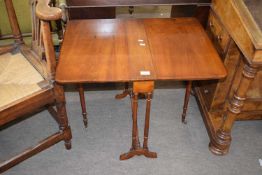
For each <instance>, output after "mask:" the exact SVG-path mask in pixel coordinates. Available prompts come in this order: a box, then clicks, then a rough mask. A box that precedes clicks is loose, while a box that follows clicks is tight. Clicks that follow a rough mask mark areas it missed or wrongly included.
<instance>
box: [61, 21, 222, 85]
mask: <svg viewBox="0 0 262 175" xmlns="http://www.w3.org/2000/svg"><path fill="white" fill-rule="evenodd" d="M225 76H226V70H225V68H224V66H223V64H222V62H221V61H220V58H219V56H218V54H217V52H216V51H215V49H214V48H213V46H212V44H211V42H210V40H209V39H208V37H207V35H206V33H205V31H204V30H203V29H202V27H201V25H200V24H199V22H198V21H197V20H196V19H194V18H179V19H105V20H72V21H69V23H68V26H67V30H66V32H65V38H64V41H63V44H62V48H61V54H60V58H59V63H58V67H57V73H56V80H57V81H58V82H60V83H76V82H77V83H84V82H126V81H146V80H203V79H219V78H223V77H225Z"/></svg>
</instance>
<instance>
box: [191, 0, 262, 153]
mask: <svg viewBox="0 0 262 175" xmlns="http://www.w3.org/2000/svg"><path fill="white" fill-rule="evenodd" d="M211 7H212V10H211V13H210V16H209V22H208V26H207V31H208V34H209V36H210V38H211V39H212V41H213V43H214V45H215V47H216V49H217V51H218V53H219V54H220V56H221V58H222V61H223V62H224V65H225V67H226V68H227V71H228V76H227V77H226V78H225V79H223V80H219V81H207V82H202V83H201V84H200V86H199V87H196V88H195V89H196V94H197V97H198V101H199V104H200V105H199V106H200V109H201V110H202V113H203V119H204V121H205V123H206V128H207V130H208V133H209V136H210V140H211V142H210V149H211V151H212V152H213V153H215V154H219V155H224V154H226V153H228V151H229V147H230V143H231V130H232V127H233V124H234V121H235V120H253V119H262V83H261V82H262V71H261V65H262V42H261V41H262V32H261V31H262V30H261V29H262V25H261V23H262V16H261V9H262V1H252V0H220V1H218V0H214V1H213V3H212V6H211Z"/></svg>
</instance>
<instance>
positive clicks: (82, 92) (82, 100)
mask: <svg viewBox="0 0 262 175" xmlns="http://www.w3.org/2000/svg"><path fill="white" fill-rule="evenodd" d="M78 92H79V97H80V103H81V108H82V115H83V122H84V125H85V127H86V128H87V126H88V118H87V112H86V102H85V90H84V86H83V84H79V88H78Z"/></svg>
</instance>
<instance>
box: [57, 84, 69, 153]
mask: <svg viewBox="0 0 262 175" xmlns="http://www.w3.org/2000/svg"><path fill="white" fill-rule="evenodd" d="M54 91H55V96H56V108H57V118H58V122H59V128H60V131H61V132H62V133H63V136H64V141H65V147H66V149H71V139H72V133H71V129H70V126H69V125H68V118H67V113H66V106H65V104H66V102H65V93H64V88H63V86H62V85H59V84H55V87H54Z"/></svg>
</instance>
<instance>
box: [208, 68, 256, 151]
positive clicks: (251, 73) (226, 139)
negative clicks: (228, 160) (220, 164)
mask: <svg viewBox="0 0 262 175" xmlns="http://www.w3.org/2000/svg"><path fill="white" fill-rule="evenodd" d="M256 72H257V67H254V66H250V65H248V64H246V65H245V66H244V70H243V72H242V77H241V80H240V83H239V85H238V87H237V89H236V91H235V93H234V95H233V97H232V98H231V100H230V102H229V106H228V109H227V111H226V114H225V116H224V119H223V122H222V125H221V126H220V128H219V129H218V130H217V131H216V133H215V137H214V138H213V139H211V142H210V144H209V149H210V150H211V152H213V153H214V154H217V155H224V154H227V153H228V151H229V147H230V144H231V130H232V127H233V124H234V121H235V119H236V116H237V115H238V114H239V113H240V112H241V110H242V107H243V105H244V102H245V100H246V93H247V91H248V89H249V86H250V84H251V82H252V80H253V79H254V78H255V75H256Z"/></svg>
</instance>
